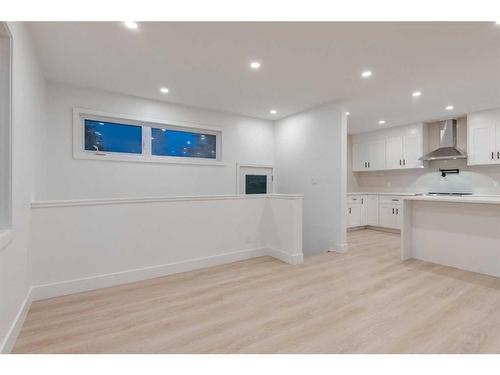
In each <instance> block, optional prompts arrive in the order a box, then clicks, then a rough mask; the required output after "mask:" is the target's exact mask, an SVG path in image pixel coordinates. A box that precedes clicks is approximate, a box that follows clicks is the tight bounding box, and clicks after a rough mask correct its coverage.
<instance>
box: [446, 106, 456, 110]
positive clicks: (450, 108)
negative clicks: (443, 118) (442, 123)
mask: <svg viewBox="0 0 500 375" xmlns="http://www.w3.org/2000/svg"><path fill="white" fill-rule="evenodd" d="M453 108H455V107H453V106H452V105H449V106H447V107H446V108H445V109H446V110H447V111H451V110H452V109H453Z"/></svg>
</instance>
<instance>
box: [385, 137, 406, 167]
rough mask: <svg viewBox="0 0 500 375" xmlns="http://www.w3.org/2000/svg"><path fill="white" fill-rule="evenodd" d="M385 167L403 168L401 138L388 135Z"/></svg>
mask: <svg viewBox="0 0 500 375" xmlns="http://www.w3.org/2000/svg"><path fill="white" fill-rule="evenodd" d="M385 145H386V148H385V149H386V155H385V156H386V157H385V160H386V167H387V168H388V169H399V168H403V138H402V137H389V138H387V139H386V142H385Z"/></svg>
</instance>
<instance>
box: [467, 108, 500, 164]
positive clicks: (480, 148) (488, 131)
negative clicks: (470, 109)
mask: <svg viewBox="0 0 500 375" xmlns="http://www.w3.org/2000/svg"><path fill="white" fill-rule="evenodd" d="M467 156H468V161H467V163H468V164H469V165H482V164H500V110H499V109H496V110H492V111H484V112H479V113H472V114H470V115H469V116H468V119H467Z"/></svg>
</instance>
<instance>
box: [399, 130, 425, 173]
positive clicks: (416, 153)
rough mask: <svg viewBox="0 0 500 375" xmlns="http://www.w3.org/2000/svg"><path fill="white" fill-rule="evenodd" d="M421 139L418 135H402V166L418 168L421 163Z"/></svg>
mask: <svg viewBox="0 0 500 375" xmlns="http://www.w3.org/2000/svg"><path fill="white" fill-rule="evenodd" d="M422 151H423V148H422V140H421V139H420V136H418V135H405V136H404V137H403V168H418V167H421V166H422V165H423V163H422V160H419V158H420V157H421V156H422Z"/></svg>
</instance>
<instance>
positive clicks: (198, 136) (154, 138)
mask: <svg viewBox="0 0 500 375" xmlns="http://www.w3.org/2000/svg"><path fill="white" fill-rule="evenodd" d="M221 144H222V130H220V129H218V128H213V127H205V126H200V127H197V126H193V125H192V124H188V123H184V122H179V121H165V122H163V121H154V120H153V121H152V120H149V119H144V118H138V117H136V116H124V115H118V114H112V113H104V112H98V111H91V110H83V109H79V108H75V109H74V110H73V156H74V157H75V158H76V159H99V160H114V161H138V162H151V163H176V164H179V163H180V164H183V163H188V164H210V165H214V164H215V165H218V164H221V165H222V163H221V157H222V155H221Z"/></svg>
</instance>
